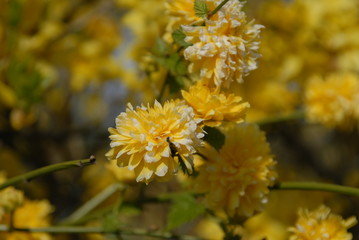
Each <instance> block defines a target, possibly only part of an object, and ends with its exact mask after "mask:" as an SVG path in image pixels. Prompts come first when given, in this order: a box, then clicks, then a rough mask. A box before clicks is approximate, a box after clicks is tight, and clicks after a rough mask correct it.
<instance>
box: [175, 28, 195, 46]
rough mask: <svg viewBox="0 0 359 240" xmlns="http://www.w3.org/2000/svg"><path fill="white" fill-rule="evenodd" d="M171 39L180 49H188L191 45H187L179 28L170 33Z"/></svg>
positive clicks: (184, 35)
mask: <svg viewBox="0 0 359 240" xmlns="http://www.w3.org/2000/svg"><path fill="white" fill-rule="evenodd" d="M172 38H173V40H174V41H175V42H176V43H177V44H178V45H179V46H181V47H188V46H191V45H192V43H188V42H186V41H185V40H184V39H185V38H186V34H185V33H184V32H183V31H182V29H180V28H179V29H176V30H175V31H174V32H173V33H172Z"/></svg>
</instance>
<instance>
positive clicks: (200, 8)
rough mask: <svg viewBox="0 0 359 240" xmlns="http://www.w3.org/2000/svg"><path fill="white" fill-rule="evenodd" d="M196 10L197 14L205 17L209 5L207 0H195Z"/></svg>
mask: <svg viewBox="0 0 359 240" xmlns="http://www.w3.org/2000/svg"><path fill="white" fill-rule="evenodd" d="M194 12H195V13H196V16H198V17H201V18H204V17H207V14H208V6H207V4H206V1H205V0H195V1H194Z"/></svg>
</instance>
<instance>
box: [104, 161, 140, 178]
mask: <svg viewBox="0 0 359 240" xmlns="http://www.w3.org/2000/svg"><path fill="white" fill-rule="evenodd" d="M106 168H107V170H109V171H110V172H111V173H112V175H113V176H114V177H115V179H116V180H117V181H119V182H125V183H131V182H135V180H136V176H135V173H134V172H133V171H130V170H129V169H128V168H119V167H118V166H117V164H116V162H115V161H111V162H109V163H107V164H106Z"/></svg>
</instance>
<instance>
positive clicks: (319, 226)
mask: <svg viewBox="0 0 359 240" xmlns="http://www.w3.org/2000/svg"><path fill="white" fill-rule="evenodd" d="M298 215H299V218H298V220H297V222H296V224H295V227H290V228H289V231H290V232H292V233H293V234H292V235H291V237H290V238H289V239H290V240H312V239H318V240H319V239H320V240H351V239H352V238H353V236H352V234H351V233H348V232H347V229H348V228H350V227H352V226H354V225H355V224H356V223H357V220H356V218H355V217H350V218H348V219H347V220H344V219H343V218H342V217H341V216H339V215H336V214H332V213H331V211H330V209H329V208H328V207H326V206H324V205H321V206H320V207H319V208H318V209H316V210H314V211H312V212H310V211H308V209H300V210H299V212H298Z"/></svg>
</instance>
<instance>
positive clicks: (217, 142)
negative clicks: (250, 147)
mask: <svg viewBox="0 0 359 240" xmlns="http://www.w3.org/2000/svg"><path fill="white" fill-rule="evenodd" d="M203 130H204V131H205V132H207V134H206V135H205V136H204V141H206V142H208V143H209V144H211V146H212V147H214V148H215V149H217V151H219V150H220V149H221V148H222V146H223V144H224V142H225V140H226V137H225V136H224V134H223V133H222V132H221V131H220V130H219V129H218V128H215V127H208V126H205V127H204V128H203Z"/></svg>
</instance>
